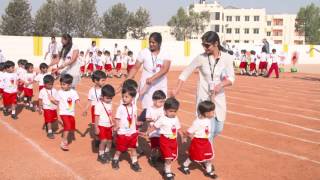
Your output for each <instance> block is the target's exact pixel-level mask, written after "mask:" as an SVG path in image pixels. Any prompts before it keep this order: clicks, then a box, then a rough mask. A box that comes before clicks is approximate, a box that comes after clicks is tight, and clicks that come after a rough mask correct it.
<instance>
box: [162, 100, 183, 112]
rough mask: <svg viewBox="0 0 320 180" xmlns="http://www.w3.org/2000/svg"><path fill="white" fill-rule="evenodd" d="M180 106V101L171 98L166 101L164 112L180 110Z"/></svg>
mask: <svg viewBox="0 0 320 180" xmlns="http://www.w3.org/2000/svg"><path fill="white" fill-rule="evenodd" d="M179 106H180V103H179V101H178V100H177V99H176V98H174V97H171V98H168V99H167V100H166V102H165V103H164V106H163V108H164V110H169V109H174V110H178V109H179Z"/></svg>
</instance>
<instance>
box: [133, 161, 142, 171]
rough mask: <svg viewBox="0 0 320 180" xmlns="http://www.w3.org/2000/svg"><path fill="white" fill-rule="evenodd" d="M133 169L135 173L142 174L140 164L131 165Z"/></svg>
mask: <svg viewBox="0 0 320 180" xmlns="http://www.w3.org/2000/svg"><path fill="white" fill-rule="evenodd" d="M131 169H132V170H133V171H135V172H141V167H140V165H139V164H138V162H135V163H133V164H131Z"/></svg>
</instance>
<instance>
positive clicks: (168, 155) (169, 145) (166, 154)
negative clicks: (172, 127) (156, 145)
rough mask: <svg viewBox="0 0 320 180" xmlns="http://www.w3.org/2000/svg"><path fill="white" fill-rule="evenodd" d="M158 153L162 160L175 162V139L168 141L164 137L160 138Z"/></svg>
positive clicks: (176, 155)
mask: <svg viewBox="0 0 320 180" xmlns="http://www.w3.org/2000/svg"><path fill="white" fill-rule="evenodd" d="M160 151H161V154H162V157H163V159H172V160H175V159H177V157H178V144H177V138H175V139H169V138H167V137H165V136H164V135H161V136H160Z"/></svg>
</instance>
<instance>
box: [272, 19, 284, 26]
mask: <svg viewBox="0 0 320 180" xmlns="http://www.w3.org/2000/svg"><path fill="white" fill-rule="evenodd" d="M273 25H275V26H282V25H283V19H273Z"/></svg>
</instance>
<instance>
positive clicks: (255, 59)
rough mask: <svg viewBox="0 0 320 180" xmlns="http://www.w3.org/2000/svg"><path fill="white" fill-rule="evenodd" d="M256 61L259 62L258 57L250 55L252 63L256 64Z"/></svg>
mask: <svg viewBox="0 0 320 180" xmlns="http://www.w3.org/2000/svg"><path fill="white" fill-rule="evenodd" d="M256 61H257V57H256V55H253V54H251V55H250V63H256Z"/></svg>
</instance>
